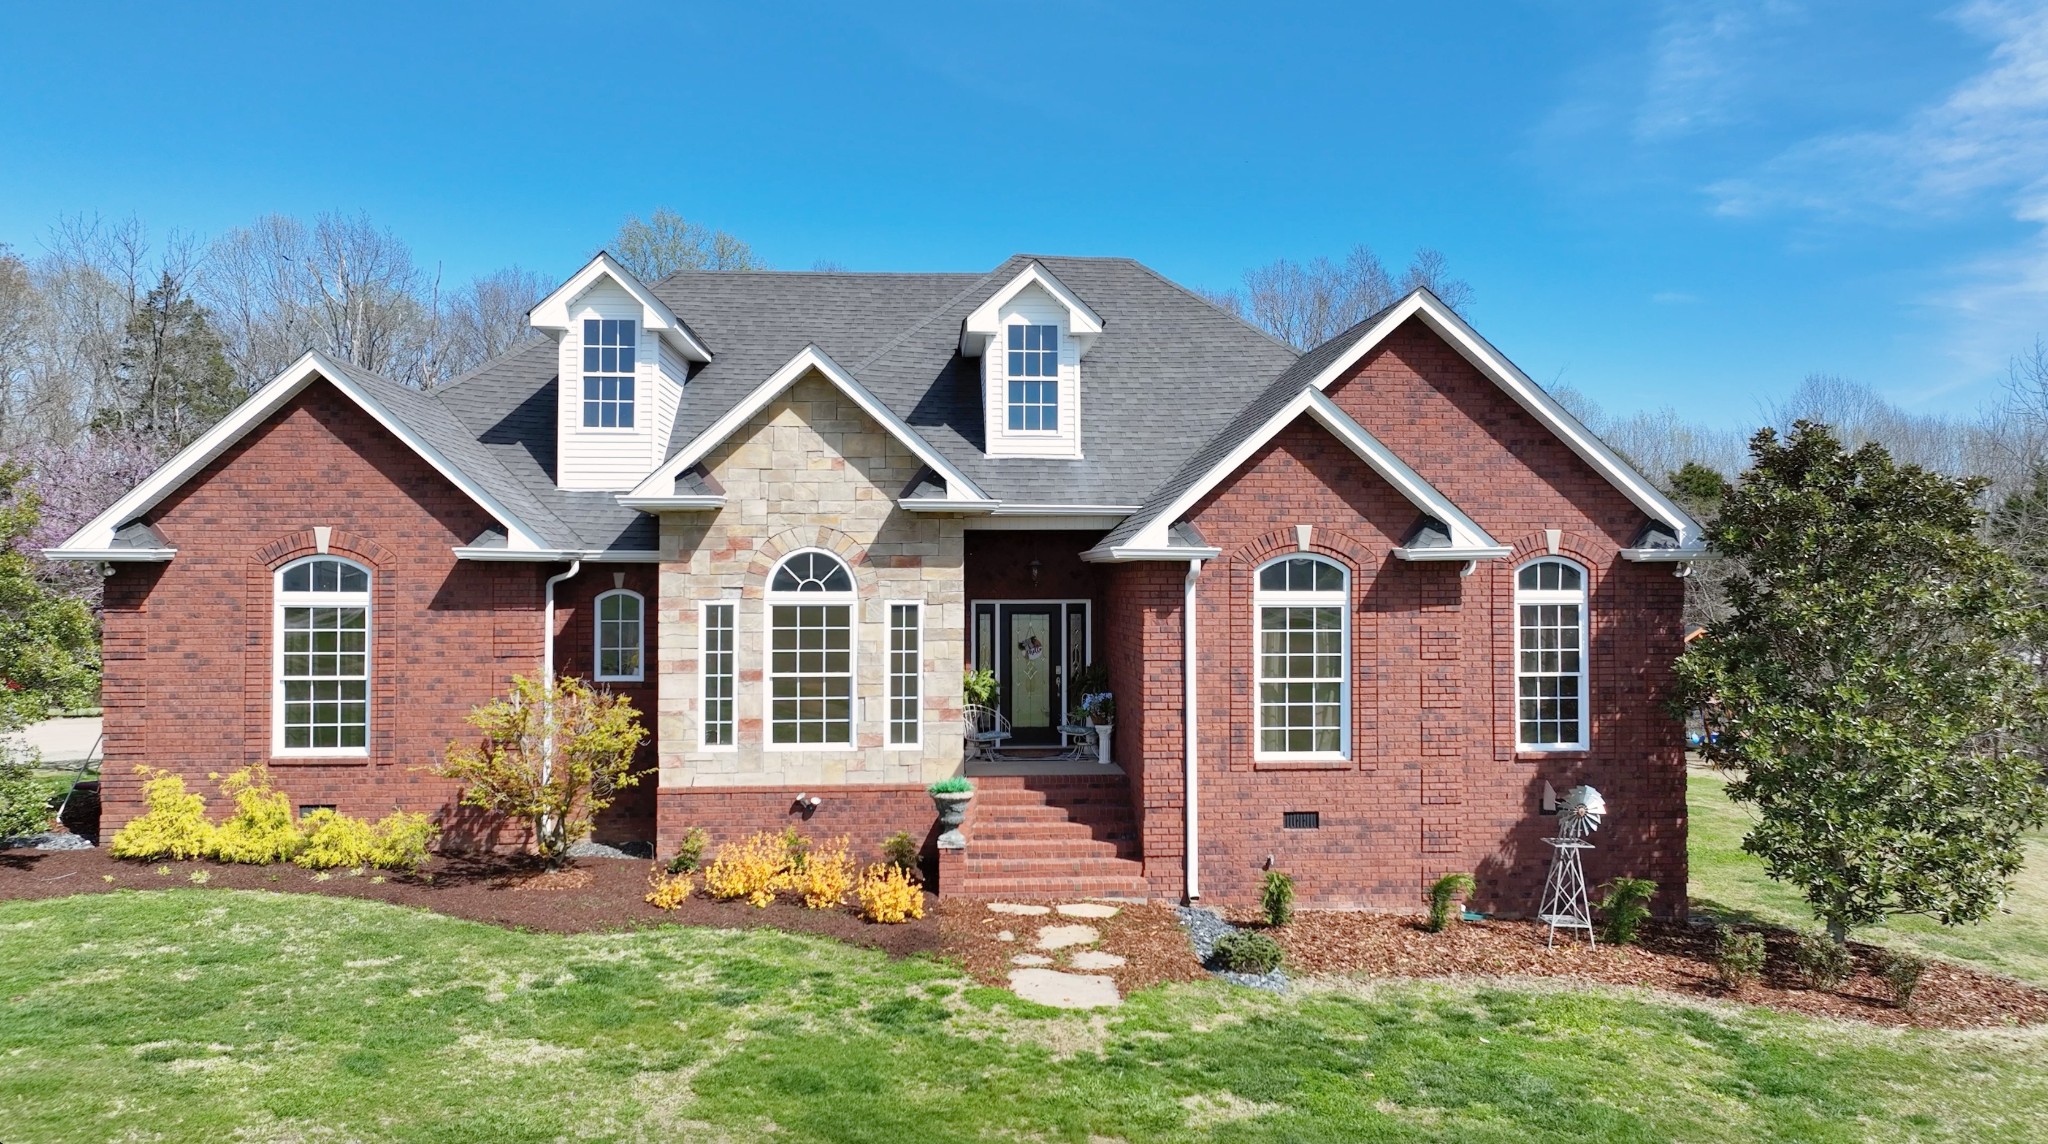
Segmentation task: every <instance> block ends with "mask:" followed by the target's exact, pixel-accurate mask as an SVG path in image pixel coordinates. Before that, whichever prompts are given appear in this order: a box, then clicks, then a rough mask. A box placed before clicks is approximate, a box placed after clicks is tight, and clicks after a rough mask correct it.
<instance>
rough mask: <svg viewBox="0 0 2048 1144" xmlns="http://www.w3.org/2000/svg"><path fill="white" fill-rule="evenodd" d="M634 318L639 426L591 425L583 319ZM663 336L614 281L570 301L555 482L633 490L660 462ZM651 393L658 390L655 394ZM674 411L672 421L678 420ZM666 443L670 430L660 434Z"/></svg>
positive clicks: (635, 421)
mask: <svg viewBox="0 0 2048 1144" xmlns="http://www.w3.org/2000/svg"><path fill="white" fill-rule="evenodd" d="M586 318H631V319H633V322H634V331H635V333H636V335H637V336H638V337H639V339H640V345H639V350H638V352H637V353H635V354H634V355H633V366H634V370H633V395H634V399H635V401H634V410H633V428H631V429H587V428H585V427H584V425H583V321H584V319H586ZM656 341H658V338H656V337H655V336H654V335H650V334H649V333H648V332H647V321H646V314H645V313H643V312H642V309H641V306H640V303H639V302H637V301H635V300H634V299H633V296H632V295H631V294H628V293H626V292H625V291H624V290H622V289H620V288H619V287H618V286H617V285H615V284H613V283H612V282H611V281H610V280H608V279H607V280H605V281H603V282H599V283H598V284H596V285H594V286H592V287H591V288H590V289H589V291H587V292H586V293H585V294H584V295H583V296H582V297H581V298H578V299H576V300H575V301H574V302H572V303H571V304H570V306H569V330H568V332H567V333H566V334H564V335H563V336H562V344H561V359H560V369H561V372H560V374H559V375H558V376H559V377H560V378H561V385H560V387H559V388H560V390H561V401H560V418H561V420H560V426H561V433H560V436H559V438H558V441H559V448H558V450H557V452H556V462H555V465H556V472H555V483H556V484H558V485H560V486H561V487H562V488H565V489H630V488H632V487H633V486H634V485H636V484H639V483H640V478H642V477H644V476H646V475H647V473H648V470H650V469H652V468H653V467H654V465H655V463H656V460H655V451H656V449H657V448H658V447H659V446H658V445H657V443H656V442H657V437H656V432H657V424H656V423H657V421H658V420H659V409H660V405H661V398H660V396H659V388H660V386H661V384H662V382H661V379H660V373H661V371H660V367H659V366H658V364H657V362H656V359H657V358H658V357H659V354H657V353H655V352H652V351H653V349H654V345H655V343H656ZM650 395H652V397H651V399H650ZM674 423H675V422H674V413H673V411H671V412H670V415H669V424H671V425H673V424H674ZM659 440H660V441H661V442H662V443H664V444H665V443H666V441H667V435H666V432H665V431H664V432H663V433H662V435H661V437H660V438H659Z"/></svg>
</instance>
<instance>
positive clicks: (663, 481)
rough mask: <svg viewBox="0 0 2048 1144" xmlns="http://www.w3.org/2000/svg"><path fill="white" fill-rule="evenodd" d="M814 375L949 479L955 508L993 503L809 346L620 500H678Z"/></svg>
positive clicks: (864, 389) (948, 490)
mask: <svg viewBox="0 0 2048 1144" xmlns="http://www.w3.org/2000/svg"><path fill="white" fill-rule="evenodd" d="M812 370H816V371H818V373H820V374H822V375H824V377H825V379H826V380H827V381H830V382H831V383H832V384H833V385H836V386H838V387H839V391H840V392H841V393H844V394H846V396H847V397H849V398H851V399H852V400H853V403H854V404H856V405H858V406H860V407H861V410H862V411H863V412H865V413H866V414H867V415H868V416H869V417H872V418H874V419H875V421H876V422H877V423H879V424H880V425H881V426H882V427H883V428H885V429H887V430H888V431H889V432H890V433H891V434H892V435H894V436H895V438H896V439H897V440H898V441H901V442H902V443H903V446H904V448H907V449H909V450H910V451H911V452H912V453H914V454H916V456H917V459H918V460H920V461H923V462H924V463H925V464H927V465H929V466H931V468H932V471H933V472H935V473H937V474H939V476H941V477H943V478H945V481H946V499H947V500H948V501H949V502H953V503H961V502H970V503H973V504H977V505H979V504H988V503H992V502H990V500H989V496H988V494H987V493H984V492H982V491H981V489H980V488H979V487H978V486H976V485H975V483H974V482H973V481H970V480H968V479H967V476H966V474H964V473H962V472H961V471H960V470H959V469H957V468H955V467H954V466H953V463H952V462H951V461H948V460H946V458H945V457H943V456H941V455H940V454H939V451H938V450H937V449H934V448H932V447H931V443H930V442H928V441H926V440H925V439H924V437H923V436H922V435H920V434H919V433H918V432H917V430H915V429H912V428H911V427H910V425H909V423H908V422H906V421H904V420H903V419H902V418H901V417H898V416H896V413H895V411H894V410H891V409H890V408H889V407H888V406H886V405H884V404H882V402H881V399H880V398H877V397H876V396H875V395H874V394H872V393H870V392H868V388H867V387H866V386H864V385H862V384H861V383H860V382H859V381H858V380H856V379H855V378H854V376H853V375H852V374H850V373H848V372H847V371H846V370H845V369H843V368H841V367H840V365H839V363H838V362H836V361H833V360H832V356H831V355H830V354H827V353H826V352H825V351H824V350H821V349H819V348H818V347H817V346H805V347H804V348H803V350H802V351H801V352H799V353H798V354H797V355H796V356H795V357H793V358H791V359H789V361H787V362H785V363H784V364H783V365H782V367H781V368H780V369H777V370H776V371H775V372H774V373H773V374H770V375H769V377H768V380H766V381H764V382H762V383H761V384H760V385H758V386H756V387H755V388H754V391H753V392H752V393H750V394H748V395H747V397H746V400H744V401H741V402H740V403H739V404H737V405H735V406H733V407H732V408H731V409H728V410H726V412H725V415H724V416H723V417H720V418H719V419H718V420H717V421H715V422H713V423H712V424H711V427H710V428H708V429H706V430H704V431H703V432H702V433H699V434H697V435H696V436H695V437H693V438H691V440H690V443H689V444H688V445H685V446H683V449H682V451H681V452H679V453H677V454H676V455H675V456H673V457H670V458H669V459H668V460H666V461H664V462H662V463H661V466H660V467H659V468H657V469H655V470H654V471H653V472H652V473H649V474H648V475H647V477H646V478H645V479H644V480H642V481H641V482H640V483H639V485H637V486H635V487H634V488H633V489H632V490H631V491H629V492H625V493H621V494H619V503H620V504H624V505H628V506H631V507H641V506H642V505H646V504H649V503H654V502H653V501H652V498H669V497H674V496H675V481H676V477H677V476H678V475H679V474H682V473H686V472H688V471H689V470H690V469H691V467H692V466H694V465H696V464H697V463H698V462H700V461H702V460H703V459H704V458H705V457H706V456H708V455H710V453H711V450H713V449H715V448H717V447H718V446H719V445H721V444H723V443H724V442H725V440H726V439H727V438H728V437H731V436H732V435H733V434H734V433H737V432H738V431H739V429H740V427H741V426H743V425H745V424H746V423H747V422H748V421H750V420H752V419H753V417H754V415H755V414H757V413H759V412H761V410H763V409H766V408H767V407H768V403H769V402H771V401H774V400H775V399H776V398H777V397H779V396H781V395H782V392H783V391H784V390H786V389H788V388H789V387H790V386H792V385H795V384H796V382H797V379H798V378H801V377H802V376H804V375H805V374H806V373H809V372H810V371H812ZM635 502H639V503H638V504H636V503H635ZM679 507H681V506H679ZM954 511H958V510H957V509H956V510H954Z"/></svg>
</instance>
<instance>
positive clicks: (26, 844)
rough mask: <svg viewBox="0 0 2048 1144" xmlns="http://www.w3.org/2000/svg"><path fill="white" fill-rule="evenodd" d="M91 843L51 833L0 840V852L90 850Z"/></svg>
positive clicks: (70, 835)
mask: <svg viewBox="0 0 2048 1144" xmlns="http://www.w3.org/2000/svg"><path fill="white" fill-rule="evenodd" d="M90 849H92V843H91V842H89V841H87V840H86V839H83V838H80V837H79V836H78V835H76V834H63V833H58V832H54V831H53V832H51V833H48V834H22V835H18V836H16V837H13V838H0V850H90Z"/></svg>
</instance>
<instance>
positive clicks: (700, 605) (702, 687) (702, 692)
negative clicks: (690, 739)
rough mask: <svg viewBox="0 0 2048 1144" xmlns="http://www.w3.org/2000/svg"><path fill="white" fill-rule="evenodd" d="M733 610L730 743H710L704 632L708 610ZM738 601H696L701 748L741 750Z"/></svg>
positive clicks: (708, 671) (708, 627)
mask: <svg viewBox="0 0 2048 1144" xmlns="http://www.w3.org/2000/svg"><path fill="white" fill-rule="evenodd" d="M713 608H731V609H732V674H731V675H730V676H729V677H728V678H730V679H731V680H732V705H733V708H732V742H730V743H713V742H711V741H710V735H711V696H710V695H709V694H708V693H707V689H708V687H709V685H710V683H711V669H710V666H709V660H710V656H711V652H710V649H709V648H708V647H706V646H705V639H704V633H705V632H707V631H709V630H711V609H713ZM739 702H740V601H738V600H700V601H698V602H697V746H698V748H699V749H700V750H705V751H714V752H721V753H723V752H727V751H737V750H739V749H740V718H739V716H740V708H739Z"/></svg>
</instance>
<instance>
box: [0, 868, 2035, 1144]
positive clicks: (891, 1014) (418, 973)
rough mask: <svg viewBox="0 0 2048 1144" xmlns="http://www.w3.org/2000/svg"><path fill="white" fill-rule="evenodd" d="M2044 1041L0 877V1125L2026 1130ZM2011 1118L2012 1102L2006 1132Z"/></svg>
mask: <svg viewBox="0 0 2048 1144" xmlns="http://www.w3.org/2000/svg"><path fill="white" fill-rule="evenodd" d="M2044 1124H2048V1034H2044V1033H2042V1032H2041V1031H2039V1030H2026V1031H2002V1032H1995V1033H1929V1032H1914V1031H1898V1030H1879V1029H1876V1028H1872V1027H1867V1026H1856V1025H1845V1024H1831V1023H1820V1022H1814V1021H1810V1020H1805V1019H1800V1018H1795V1017H1790V1016H1784V1015H1779V1014H1772V1013H1767V1012H1762V1011H1742V1010H1737V1009H1734V1008H1727V1009H1711V1010H1710V1009H1705V1008H1698V1007H1690V1006H1681V1005H1672V1004H1666V1003H1662V1002H1658V1001H1652V1000H1648V999H1644V998H1638V997H1632V996H1627V995H1623V994H1620V993H1617V992H1614V991H1606V992H1601V993H1590V992H1573V991H1569V990H1559V989H1548V990H1544V991H1542V992H1533V991H1519V990H1514V989H1505V988H1489V987H1479V986H1470V985H1413V984H1411V985H1403V986H1398V987H1395V986H1387V987H1382V988H1367V987H1363V986H1356V987H1346V988H1339V989H1332V990H1329V991H1320V992H1311V993H1306V994H1303V995H1298V996H1294V997H1289V998H1278V997H1273V996H1271V995H1268V994H1263V993H1257V992H1254V991H1251V990H1244V989H1236V988H1232V987H1228V986H1223V985H1220V984H1204V985H1193V986H1176V987H1172V988H1167V989H1156V990H1149V991H1146V992H1144V993H1141V994H1139V995H1137V996H1135V997H1133V998H1132V999H1131V1000H1130V1001H1129V1002H1128V1003H1127V1004H1126V1005H1125V1006H1124V1007H1123V1008H1122V1009H1120V1010H1117V1011H1115V1012H1114V1013H1113V1014H1111V1015H1107V1016H1094V1017H1089V1016H1081V1015H1071V1014H1060V1013H1056V1012H1054V1011H1052V1010H1045V1009H1038V1008H1036V1007H1032V1006H1026V1005H1024V1004H1022V1003H1021V1002H1019V1001H1017V1000H1016V999H1015V998H1013V997H1011V996H1010V995H1009V994H1007V993H1003V992H1000V991H995V990H989V989H983V988H978V987H974V986H972V985H971V984H970V983H969V982H967V981H966V980H965V979H963V978H962V977H961V976H959V975H958V974H957V973H955V972H954V971H953V970H951V969H950V968H948V967H946V966H943V965H939V964H935V963H931V962H925V961H908V962H890V961H888V960H887V959H885V958H884V957H883V956H881V955H880V954H877V953H873V952H870V951H865V950H857V949H853V948H850V947H846V946H842V945H838V944H835V943H831V942H827V941H823V940H819V939H811V938H803V937H797V936H792V935H786V934H778V933H774V932H770V931H751V932H746V933H735V932H726V931H708V930H686V929H679V928H664V929H659V930H652V931H642V932H637V933H629V934H612V935H582V936H574V937H561V936H555V935H546V934H532V933H519V932H512V931H507V930H501V929H496V928H493V927H489V926H484V925H480V924H476V923H471V922H464V921H458V920H453V919H449V918H444V917H439V916H436V915H432V914H426V913H419V912H413V911H408V910H403V909H399V908H396V907H392V906H386V905H382V904H378V903H370V902H360V901H352V900H348V899H342V898H328V897H320V896H314V895H296V896H294V895H278V894H260V893H248V892H236V891H221V890H201V889H179V890H166V891H157V892H148V893H138V892H122V893H115V894H106V895H84V896H79V897H74V898H69V899H56V900H47V901H37V902H9V903H0V1139H5V1140H6V1141H8V1142H9V1144H19V1142H22V1141H34V1140H65V1141H72V1140H104V1139H117V1138H118V1139H163V1140H174V1141H177V1140H225V1139H231V1138H232V1139H251V1140H330V1139H332V1140H346V1139H371V1140H434V1141H443V1140H446V1141H454V1140H484V1141H494V1142H506V1141H524V1140H556V1139H562V1138H591V1139H605V1140H609V1139H663V1140H691V1141H703V1140H719V1139H756V1138H761V1137H764V1136H767V1135H769V1134H770V1133H773V1134H774V1135H773V1138H774V1139H777V1140H791V1141H811V1140H853V1141H877V1142H889V1144H896V1142H903V1141H926V1140H931V1141H946V1140H960V1139H1000V1140H1047V1141H1074V1142H1077V1144H1078V1142H1083V1141H1090V1140H1124V1141H1134V1142H1135V1141H1150V1140H1239V1141H1251V1140H1276V1139H1284V1140H1298V1141H1361V1140H1383V1139H1454V1140H1482V1141H1521V1140H1532V1139H1534V1140H1602V1141H1604V1140H1645V1141H1648V1140H1672V1139H1683V1140H1701V1141H1706V1140H1729V1141H1735V1140H1754V1139H1765V1138H1777V1139H1797V1140H1821V1141H1826V1140H1851V1139H1870V1138H1878V1139H1916V1140H1947V1139H1954V1140H1965V1139H1967V1140H2022V1139H2028V1138H2035V1139H2038V1138H2039V1134H2040V1131H2041V1126H2042V1125H2044ZM2028 1125H2032V1126H2033V1127H2032V1128H2029V1127H2027V1126H2028Z"/></svg>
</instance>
